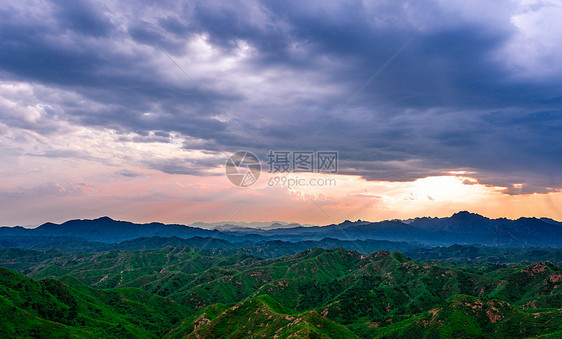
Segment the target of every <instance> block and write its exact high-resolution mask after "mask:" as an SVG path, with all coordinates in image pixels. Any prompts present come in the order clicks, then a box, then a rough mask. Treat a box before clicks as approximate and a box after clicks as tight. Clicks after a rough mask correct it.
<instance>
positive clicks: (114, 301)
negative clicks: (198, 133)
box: [0, 247, 562, 338]
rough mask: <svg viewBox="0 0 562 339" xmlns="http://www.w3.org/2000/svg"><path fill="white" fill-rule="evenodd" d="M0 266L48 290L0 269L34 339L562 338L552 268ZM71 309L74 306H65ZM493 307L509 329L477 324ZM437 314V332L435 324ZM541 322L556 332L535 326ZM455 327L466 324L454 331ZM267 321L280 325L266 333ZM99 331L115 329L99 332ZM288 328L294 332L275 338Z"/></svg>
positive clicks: (288, 263) (164, 252) (274, 261)
mask: <svg viewBox="0 0 562 339" xmlns="http://www.w3.org/2000/svg"><path fill="white" fill-rule="evenodd" d="M0 260H1V262H2V264H3V265H6V266H8V267H10V268H14V269H17V270H19V271H20V272H22V273H25V274H28V275H29V276H31V277H32V278H35V279H42V280H39V281H35V280H33V279H31V278H28V277H26V276H23V275H20V274H16V273H14V272H11V271H8V270H4V271H5V272H10V273H9V274H6V276H11V277H12V278H3V280H2V281H1V282H2V284H1V285H0V286H2V288H3V290H2V291H4V290H6V291H7V292H6V293H2V294H1V295H2V296H3V297H4V298H5V299H6V300H5V301H4V303H5V304H6V305H8V306H6V307H7V308H8V309H9V307H12V306H9V305H11V304H10V303H12V304H14V307H16V309H17V310H18V312H20V313H21V312H27V313H29V314H30V317H32V318H33V319H34V320H33V323H34V324H35V325H36V327H37V328H41V327H40V324H41V323H42V322H46V321H47V322H49V321H50V322H55V323H56V324H57V325H56V328H58V331H61V333H63V331H67V332H64V333H68V335H71V334H73V333H78V334H77V335H81V331H88V333H94V334H95V335H101V336H104V335H105V334H107V333H113V331H114V330H113V328H114V327H115V326H122V328H121V327H119V328H117V327H115V328H117V329H118V330H119V331H123V333H126V334H127V335H131V336H135V337H137V336H145V337H146V336H162V335H169V336H173V337H174V336H182V335H184V334H185V335H193V336H199V337H213V336H214V335H219V336H220V335H222V333H226V332H221V331H228V333H234V334H233V336H243V335H244V334H246V335H248V333H247V332H248V331H250V332H251V333H252V334H253V333H260V334H262V333H263V334H265V335H266V336H270V335H271V336H274V335H276V334H279V333H282V336H285V335H286V336H291V335H294V336H301V337H307V336H310V337H314V336H318V337H322V336H325V337H326V336H328V337H329V336H336V337H337V336H339V335H344V334H345V333H344V332H341V331H347V330H350V331H352V332H353V333H354V335H357V336H360V337H365V338H369V337H374V336H387V337H395V336H398V337H401V336H402V337H408V336H410V334H413V333H418V332H419V333H421V332H420V331H422V332H424V333H425V332H427V331H429V332H428V333H435V334H436V335H437V334H438V335H439V336H442V337H443V336H444V337H447V336H449V334H450V336H452V337H463V336H465V335H467V336H468V335H480V334H479V333H483V334H486V333H495V334H497V335H498V336H502V335H507V334H508V333H511V332H506V331H508V330H509V331H511V330H513V331H514V332H513V333H516V334H517V333H519V334H521V333H523V334H525V333H528V335H529V336H531V335H535V334H536V335H539V334H541V335H543V334H548V333H551V334H553V333H556V332H557V331H561V330H562V327H561V326H562V319H560V317H559V314H560V312H562V287H561V283H562V270H561V269H560V268H559V267H558V266H556V265H554V264H550V263H539V264H535V265H513V266H507V265H497V264H492V265H490V264H476V265H469V264H462V265H452V264H446V265H439V264H428V263H424V262H417V261H414V260H411V259H409V258H408V257H406V256H405V255H403V254H401V253H399V252H386V251H378V252H375V253H372V254H369V255H365V254H360V253H357V252H355V251H348V250H344V249H342V248H338V249H333V250H325V249H309V250H305V251H303V252H300V253H297V254H294V255H287V256H282V257H278V258H271V259H261V258H256V257H253V256H251V255H247V254H242V253H238V254H234V255H224V254H220V253H215V254H213V253H209V252H205V251H202V250H197V249H190V248H185V247H166V248H163V249H154V250H136V251H108V252H98V253H65V252H60V251H52V250H51V251H46V252H38V251H22V250H7V251H5V252H0ZM4 271H3V272H4ZM18 279H19V280H22V281H25V284H26V285H25V286H27V285H30V286H35V287H33V288H31V287H30V290H31V291H36V293H31V294H29V296H27V297H23V295H24V292H23V291H25V290H26V289H25V288H23V290H22V287H21V286H20V285H18V284H17V283H14V281H16V280H18ZM49 286H50V287H49ZM53 286H60V287H58V288H55V287H53ZM59 289H60V290H61V291H62V292H60V293H59V294H56V293H55V292H53V291H58V290H59ZM43 291H44V292H43ZM57 293H58V292H57ZM67 295H68V296H71V297H72V298H70V297H68V298H67V297H66V296H67ZM25 298H28V299H25ZM459 298H460V299H459ZM463 298H464V299H463ZM467 298H468V299H467ZM67 299H68V300H75V302H76V306H74V303H73V302H71V301H68V303H64V300H67ZM458 300H471V301H470V302H468V301H466V302H467V303H472V304H479V303H481V304H482V307H483V310H484V311H482V312H484V313H482V312H480V313H478V312H476V313H475V312H472V313H471V312H464V311H463V310H464V309H462V310H461V308H462V307H461V306H462V303H461V302H459V301H458ZM463 302H464V301H463ZM490 303H491V304H490ZM36 304H37V305H36ZM47 305H49V306H47ZM492 307H496V308H498V309H499V311H498V312H499V314H500V315H501V316H502V318H501V319H505V321H504V320H502V322H491V320H489V319H488V320H486V318H485V317H484V316H483V315H482V314H485V313H486V312H487V311H488V310H493V309H492ZM96 310H99V311H96ZM436 310H439V312H438V313H439V316H440V317H441V318H439V319H442V320H443V322H442V323H431V322H430V321H429V318H428V317H430V316H433V315H431V312H433V313H435V312H437V311H436ZM459 310H460V311H459ZM14 312H15V311H14ZM459 312H461V313H462V314H464V315H463V316H462V317H461V313H459ZM463 312H464V313H463ZM556 312H558V313H556ZM8 313H9V312H8ZM8 313H5V314H8ZM262 313H266V314H267V315H268V318H267V321H265V318H263V317H262V315H261V314H262ZM535 316H536V319H542V320H544V319H547V318H548V317H551V318H552V321H550V322H549V323H548V326H546V325H545V326H542V325H541V326H538V325H536V324H535V322H534V321H533V319H535V318H533V317H535ZM287 317H289V318H291V317H294V318H295V319H297V318H298V319H300V320H299V326H296V325H289V324H291V321H288V320H287ZM459 317H460V318H459ZM76 319H81V320H80V322H77V320H76ZM108 319H109V320H108ZM283 319H285V320H283ZM455 319H457V320H458V319H460V320H459V321H460V322H459V324H461V325H458V326H456V325H455V326H456V327H455V326H453V325H450V324H452V323H451V321H453V320H455ZM510 319H513V320H510ZM519 320H521V322H520V323H516V321H519ZM18 321H21V319H19V318H18V319H12V320H9V319H8V320H7V321H6V323H7V324H5V325H3V326H12V327H13V328H18V327H21V326H16V325H10V324H12V323H13V324H17V322H18ZM270 321H271V322H273V323H272V324H273V325H267V326H266V325H265V324H269V322H270ZM455 321H456V320H455ZM102 322H108V323H109V324H110V325H109V328H110V329H112V330H104V329H101V328H102V327H101V325H100V324H101V323H102ZM490 322H491V324H490ZM504 323H505V324H509V325H505V326H504V325H502V324H504ZM447 324H449V325H447ZM336 325H337V326H336ZM26 326H27V325H26ZM26 326H23V328H27V327H26ZM45 326H47V325H45ZM342 326H345V328H346V329H344V328H343V327H342ZM47 327H48V326H47ZM281 327H283V328H285V329H287V331H288V332H279V333H277V332H275V331H276V330H278V329H279V328H281ZM103 328H105V327H103ZM458 328H464V329H465V330H466V331H468V332H466V333H465V334H463V333H464V332H462V333H461V332H459V331H458ZM274 329H275V330H274ZM328 329H330V330H329V331H328ZM332 330H333V331H336V332H337V331H340V332H341V333H339V332H338V333H339V334H330V333H332V332H330V331H332ZM73 331H74V332H73ZM104 331H109V332H104ZM283 331H285V330H283ZM451 331H452V332H451ZM336 332H334V333H336ZM10 333H12V332H10ZM451 333H452V334H451ZM65 335H66V334H65ZM345 335H349V333H347V334H345ZM525 335H527V334H525ZM413 337H416V336H413Z"/></svg>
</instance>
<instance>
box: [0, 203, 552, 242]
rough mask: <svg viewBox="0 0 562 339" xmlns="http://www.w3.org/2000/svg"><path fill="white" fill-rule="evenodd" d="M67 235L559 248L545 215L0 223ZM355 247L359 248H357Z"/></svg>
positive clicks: (4, 232)
mask: <svg viewBox="0 0 562 339" xmlns="http://www.w3.org/2000/svg"><path fill="white" fill-rule="evenodd" d="M36 236H42V237H68V238H79V239H82V240H86V241H93V242H102V243H116V242H123V241H127V240H133V239H137V238H143V237H153V236H159V237H178V238H182V239H189V238H193V237H208V238H214V239H221V240H226V241H228V242H230V243H243V242H254V243H255V242H261V241H271V240H282V241H291V242H295V241H307V240H308V241H318V240H322V239H325V238H332V239H339V240H347V241H354V240H387V241H399V242H415V243H417V244H421V245H426V246H449V245H453V244H479V245H488V246H502V247H529V246H534V247H548V246H554V247H560V246H562V223H561V222H558V221H554V220H552V219H547V218H542V219H538V218H519V219H517V220H510V219H506V218H499V219H490V218H486V217H484V216H481V215H478V214H474V213H469V212H458V213H455V214H453V215H452V216H451V217H445V218H430V217H423V218H415V219H411V220H407V221H401V220H387V221H380V222H368V221H361V220H358V221H355V222H352V221H344V222H342V223H340V224H332V225H327V226H309V227H305V226H300V225H299V226H295V227H292V225H281V224H279V227H277V228H276V227H275V225H273V227H271V225H270V226H269V227H266V228H248V227H232V225H225V226H224V227H217V229H214V230H209V229H202V228H198V227H193V226H185V225H177V224H173V225H168V224H162V223H149V224H135V223H131V222H127V221H117V220H113V219H111V218H109V217H102V218H98V219H94V220H70V221H67V222H64V223H62V224H54V223H45V224H43V225H40V226H39V227H36V228H32V229H29V228H23V227H0V241H1V239H6V238H7V237H36ZM358 250H360V248H359V249H358Z"/></svg>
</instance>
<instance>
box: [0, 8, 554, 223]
mask: <svg viewBox="0 0 562 339" xmlns="http://www.w3.org/2000/svg"><path fill="white" fill-rule="evenodd" d="M0 3H1V6H0V18H2V19H1V20H0V178H1V179H2V180H0V225H6V226H13V225H37V224H41V223H43V222H46V221H53V222H63V221H66V220H68V219H74V218H97V217H100V216H104V215H107V216H110V217H112V218H115V219H121V220H129V221H135V222H151V221H161V222H167V223H181V224H190V223H193V222H197V221H202V222H220V221H230V222H251V221H274V220H276V221H285V222H299V223H307V224H319V225H325V224H331V223H336V222H341V221H343V220H345V219H349V220H356V219H362V220H372V221H377V220H383V219H394V218H410V217H416V216H449V215H451V214H452V213H454V212H457V211H459V210H468V211H471V212H475V213H480V214H483V215H485V216H488V217H509V218H518V217H521V216H537V217H541V216H545V217H551V218H554V219H557V220H562V191H561V189H562V130H561V128H562V80H561V79H562V20H560V19H561V18H562V2H560V1H548V0H547V1H343V0H342V1H316V0H314V1H185V2H181V1H162V2H159V3H158V4H153V2H151V1H146V2H145V1H136V2H118V1H55V0H53V1H25V0H24V1H3V0H0ZM270 150H286V151H302V150H311V151H337V152H338V156H339V158H338V165H339V168H338V172H337V173H335V174H324V173H283V174H279V173H268V171H267V169H268V168H267V159H268V158H267V154H268V152H269V151H270ZM237 151H250V152H253V153H254V154H256V155H257V156H258V158H259V159H260V160H261V162H262V166H263V170H262V172H261V175H260V177H259V179H258V181H257V182H256V183H255V184H253V185H251V186H249V187H245V188H243V187H237V186H235V185H233V184H232V183H231V182H230V181H229V180H228V178H227V177H226V176H225V168H224V167H225V163H226V161H227V159H228V157H229V156H230V155H231V154H233V153H235V152H237ZM281 176H282V177H285V178H293V179H294V178H299V179H301V178H302V179H305V181H306V182H309V181H310V180H311V179H314V180H317V179H334V180H333V182H335V185H330V186H293V187H287V186H286V185H277V186H271V185H270V183H271V182H272V181H271V180H270V179H272V178H275V177H281Z"/></svg>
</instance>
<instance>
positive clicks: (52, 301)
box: [0, 268, 187, 338]
mask: <svg viewBox="0 0 562 339" xmlns="http://www.w3.org/2000/svg"><path fill="white" fill-rule="evenodd" d="M186 314H187V312H186V310H185V308H184V307H182V306H180V305H177V304H175V303H174V302H173V301H171V300H168V299H166V298H163V297H159V296H155V295H151V294H149V293H146V292H144V291H141V290H138V289H132V288H124V289H114V290H97V289H92V288H89V287H87V286H85V285H83V284H82V283H80V282H78V281H77V280H75V279H72V278H66V279H64V280H63V281H60V280H55V279H43V280H40V281H36V280H33V279H31V278H29V277H26V276H24V275H22V274H19V273H16V272H13V271H10V270H7V269H4V268H0V319H1V321H0V333H2V334H3V335H2V337H4V338H6V337H42V338H53V337H69V336H78V337H99V336H101V337H111V336H119V337H126V336H128V337H144V338H152V337H160V336H161V335H163V334H164V333H165V332H166V331H167V330H168V329H169V328H171V327H172V326H173V325H174V324H175V323H177V322H179V321H180V320H182V319H183V318H185V316H186Z"/></svg>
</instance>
